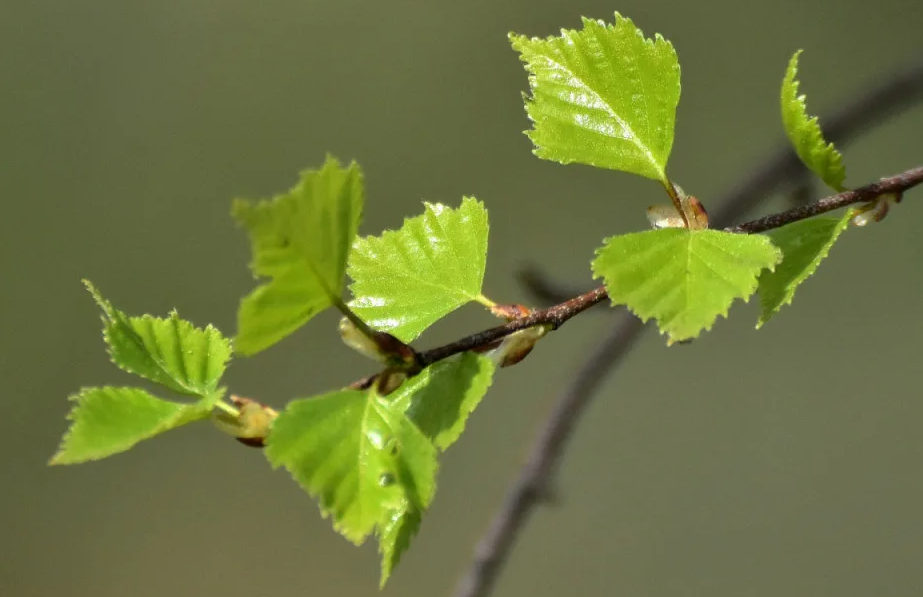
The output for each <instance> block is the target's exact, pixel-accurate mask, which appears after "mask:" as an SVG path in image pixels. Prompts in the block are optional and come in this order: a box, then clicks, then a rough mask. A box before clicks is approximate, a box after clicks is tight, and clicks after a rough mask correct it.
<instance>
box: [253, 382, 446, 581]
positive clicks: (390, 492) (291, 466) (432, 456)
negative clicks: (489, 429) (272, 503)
mask: <svg viewBox="0 0 923 597" xmlns="http://www.w3.org/2000/svg"><path fill="white" fill-rule="evenodd" d="M266 456H267V458H268V459H269V461H270V462H271V463H272V465H273V467H274V468H276V467H280V466H282V467H285V468H286V469H287V470H288V471H289V473H291V475H292V477H293V478H294V479H295V480H296V481H297V482H298V483H299V484H300V485H301V486H302V487H303V488H304V489H305V490H306V491H307V492H308V493H309V494H311V495H312V496H314V497H315V498H317V499H318V501H319V502H320V508H321V512H322V513H323V514H324V515H325V516H328V515H329V516H330V517H331V518H332V519H333V526H334V528H335V529H336V530H337V531H338V532H340V533H341V534H343V535H344V536H345V537H346V538H347V539H349V540H350V541H352V542H354V543H357V544H360V543H362V542H363V541H365V539H366V538H367V537H368V536H369V535H370V534H371V533H373V532H375V531H376V530H377V531H378V534H379V542H380V549H381V553H382V582H384V581H385V580H386V578H387V576H388V574H390V571H391V570H392V568H393V566H394V565H395V564H396V563H397V561H398V560H399V558H400V556H401V554H402V553H403V550H404V549H406V546H407V544H408V543H409V541H410V537H411V536H412V535H413V533H414V532H415V530H416V528H417V527H418V526H419V516H420V513H422V512H423V511H424V510H425V509H426V508H427V507H428V506H429V504H430V503H431V502H432V499H433V494H434V492H435V489H436V486H435V475H436V468H437V463H436V448H435V447H434V446H433V445H432V443H430V441H429V440H428V439H427V438H426V436H425V435H424V434H423V433H422V432H421V431H420V430H419V429H418V428H417V426H416V425H414V423H413V422H412V421H411V420H410V419H408V418H407V417H406V416H405V415H404V413H403V412H402V408H401V407H400V406H399V405H398V404H397V403H396V402H395V401H393V400H391V398H390V397H386V398H384V397H380V396H377V395H375V394H374V393H372V392H368V393H367V392H360V391H357V390H342V391H338V392H332V393H329V394H324V395H322V396H318V397H316V398H309V399H306V400H296V401H293V402H291V403H289V405H288V407H287V408H286V409H285V411H284V412H282V413H281V414H280V415H279V417H278V418H277V419H276V420H275V422H274V423H273V427H272V431H271V433H270V435H269V438H268V444H267V447H266Z"/></svg>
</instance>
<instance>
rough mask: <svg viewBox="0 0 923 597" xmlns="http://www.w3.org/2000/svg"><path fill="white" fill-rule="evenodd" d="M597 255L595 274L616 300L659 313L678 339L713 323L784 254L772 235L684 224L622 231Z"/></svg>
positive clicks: (647, 314)
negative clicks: (645, 230) (697, 228)
mask: <svg viewBox="0 0 923 597" xmlns="http://www.w3.org/2000/svg"><path fill="white" fill-rule="evenodd" d="M596 255H597V257H596V259H595V260H594V261H593V274H594V276H595V277H597V278H603V279H604V281H605V284H606V289H607V290H608V292H609V298H610V299H611V300H612V304H613V305H626V306H627V307H628V308H629V309H630V310H631V311H632V312H633V313H634V314H635V315H637V316H638V317H640V318H641V320H642V321H647V320H649V319H651V318H653V319H656V320H657V324H658V326H659V327H660V331H661V333H665V334H667V335H668V336H669V339H670V343H673V342H679V341H682V340H687V339H689V338H695V337H696V336H698V335H699V333H700V332H701V331H703V330H708V329H711V326H712V324H713V323H714V322H715V319H717V317H718V316H719V315H726V314H727V311H728V308H730V306H731V303H733V302H734V300H735V299H738V298H741V299H744V300H748V299H749V297H750V295H752V294H753V292H754V291H755V290H756V286H757V277H758V276H759V273H760V271H762V270H763V269H767V268H768V269H772V268H773V267H774V266H775V265H776V264H777V263H778V262H779V261H780V259H781V258H782V253H781V251H779V249H777V248H776V247H775V246H773V244H772V242H770V240H769V238H767V237H766V236H761V235H746V234H731V233H729V232H719V231H716V230H697V231H691V230H686V229H678V228H665V229H662V230H651V231H648V232H638V233H634V234H626V235H623V236H614V237H612V238H609V239H607V240H606V241H605V245H604V246H603V247H601V248H599V249H597V251H596Z"/></svg>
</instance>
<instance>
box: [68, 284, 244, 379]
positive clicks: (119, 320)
mask: <svg viewBox="0 0 923 597" xmlns="http://www.w3.org/2000/svg"><path fill="white" fill-rule="evenodd" d="M84 284H85V285H86V287H87V289H88V290H89V291H90V294H92V295H93V298H94V299H95V300H96V303H97V304H98V305H99V307H100V308H101V309H102V310H103V322H104V324H105V327H104V329H103V337H104V338H105V340H106V344H107V345H108V349H109V356H110V357H111V359H112V362H113V363H115V364H116V365H117V366H118V367H119V368H121V369H123V370H125V371H127V372H129V373H134V374H136V375H140V376H141V377H144V378H146V379H149V380H151V381H153V382H156V383H159V384H161V385H163V386H166V387H168V388H170V389H171V390H173V391H174V392H178V393H180V394H191V395H193V396H205V395H207V394H211V393H213V392H214V391H215V388H216V387H217V385H218V380H219V379H220V378H221V375H222V374H223V373H224V370H225V368H226V367H227V362H228V359H230V357H231V342H230V340H228V339H226V338H225V337H224V336H222V335H221V332H219V331H218V330H217V329H215V328H214V327H212V326H210V325H209V326H208V327H206V328H205V329H202V328H197V327H195V326H193V325H192V324H191V323H189V322H188V321H184V320H182V319H180V317H179V315H178V314H177V313H176V311H174V312H172V313H170V316H169V317H167V318H157V317H151V316H150V315H144V316H141V317H129V316H127V315H126V314H125V313H123V312H121V311H119V310H118V309H116V308H115V307H113V306H112V303H110V302H109V301H107V300H106V299H104V298H103V297H102V295H101V294H100V293H99V291H98V290H97V289H96V287H94V286H93V285H92V284H91V283H90V282H89V281H87V280H84Z"/></svg>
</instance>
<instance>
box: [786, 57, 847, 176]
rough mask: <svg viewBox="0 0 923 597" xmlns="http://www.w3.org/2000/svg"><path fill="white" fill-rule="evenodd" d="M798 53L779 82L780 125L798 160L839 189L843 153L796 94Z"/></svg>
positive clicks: (803, 100) (843, 169) (802, 98)
mask: <svg viewBox="0 0 923 597" xmlns="http://www.w3.org/2000/svg"><path fill="white" fill-rule="evenodd" d="M800 55H801V50H798V51H797V52H795V55H794V56H792V59H791V60H790V61H789V63H788V68H787V69H786V71H785V79H783V81H782V124H783V125H784V127H785V134H786V135H788V138H789V139H790V140H791V142H792V145H794V146H795V153H797V154H798V157H799V158H801V161H802V162H804V164H805V165H806V166H807V167H808V168H810V169H811V171H812V172H814V174H816V175H818V176H819V177H821V178H822V179H823V181H824V182H825V183H827V185H828V186H830V187H831V188H833V189H834V190H835V191H837V192H839V191H842V190H844V187H843V181H844V180H845V179H846V168H845V167H844V166H843V156H841V155H840V152H839V151H837V150H836V148H835V147H834V146H833V143H827V142H826V141H825V140H824V134H823V132H821V130H820V123H819V122H818V121H817V117H816V116H813V117H811V116H808V112H807V106H806V105H805V96H804V95H798V85H799V82H798V80H797V79H796V78H795V77H796V76H797V75H798V57H799V56H800Z"/></svg>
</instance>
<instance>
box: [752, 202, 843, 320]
mask: <svg viewBox="0 0 923 597" xmlns="http://www.w3.org/2000/svg"><path fill="white" fill-rule="evenodd" d="M853 215H854V213H853V212H852V211H849V212H847V213H846V214H845V215H844V216H843V217H841V218H831V217H817V218H809V219H807V220H801V221H799V222H793V223H791V224H788V225H786V226H783V227H781V228H778V229H776V230H773V231H772V232H770V233H769V238H771V239H772V242H774V243H775V244H776V245H777V246H778V247H779V248H780V249H782V255H783V257H782V263H780V264H779V266H778V267H777V268H776V269H775V271H772V272H763V275H762V276H760V286H759V294H760V305H761V312H760V319H759V321H758V322H757V324H756V327H757V329H759V328H760V327H762V326H763V324H765V323H766V322H767V321H769V319H770V318H771V317H772V316H773V315H775V314H776V313H777V312H778V311H779V309H781V308H782V306H783V305H788V304H791V302H792V297H794V296H795V289H796V288H798V286H799V285H800V284H801V283H802V282H804V281H805V280H807V279H808V278H809V277H811V275H813V274H814V271H815V270H817V266H818V265H820V262H821V261H823V260H824V259H825V258H826V257H827V254H828V253H829V252H830V248H831V247H833V244H834V243H835V242H836V241H837V239H838V238H839V237H840V234H842V233H843V231H844V230H846V227H847V226H849V221H850V219H852V217H853Z"/></svg>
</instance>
